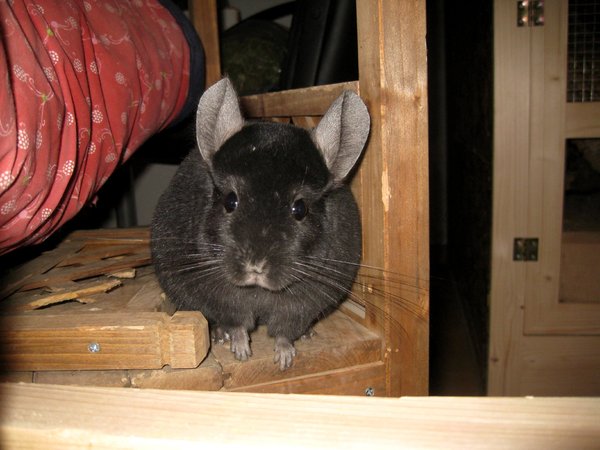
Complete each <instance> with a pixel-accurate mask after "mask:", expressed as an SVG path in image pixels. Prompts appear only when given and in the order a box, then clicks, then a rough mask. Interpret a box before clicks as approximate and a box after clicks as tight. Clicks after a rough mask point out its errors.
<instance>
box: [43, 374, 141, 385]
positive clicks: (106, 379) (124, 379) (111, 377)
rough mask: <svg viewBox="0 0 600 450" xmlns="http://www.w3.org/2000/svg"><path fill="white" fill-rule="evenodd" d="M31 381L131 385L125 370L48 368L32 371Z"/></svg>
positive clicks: (65, 383) (61, 383)
mask: <svg viewBox="0 0 600 450" xmlns="http://www.w3.org/2000/svg"><path fill="white" fill-rule="evenodd" d="M32 381H33V382H34V383H37V384H60V385H67V386H96V387H121V388H125V387H131V380H130V379H129V373H128V371H127V370H57V371H53V370H48V371H43V372H34V373H33V380H32Z"/></svg>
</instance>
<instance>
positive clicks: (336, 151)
mask: <svg viewBox="0 0 600 450" xmlns="http://www.w3.org/2000/svg"><path fill="white" fill-rule="evenodd" d="M370 122H371V120H370V117H369V112H368V111H367V107H366V106H365V104H364V103H363V101H362V100H361V99H360V97H359V96H358V95H356V94H355V93H354V92H351V91H344V93H343V94H342V95H340V96H339V97H338V98H337V99H336V100H335V101H334V102H333V103H332V104H331V106H330V107H329V109H328V110H327V112H326V113H325V115H324V116H323V118H322V119H321V121H320V122H319V125H318V126H317V128H315V130H314V131H313V139H314V141H315V143H316V144H317V147H319V149H320V150H321V152H322V153H323V157H324V158H325V163H326V164H327V167H328V168H329V171H330V172H331V173H332V175H333V177H334V180H335V181H336V182H341V181H342V180H343V179H344V178H345V177H346V176H347V175H348V172H350V170H351V169H352V167H353V166H354V164H355V163H356V161H357V159H358V157H359V156H360V153H361V152H362V149H363V147H364V145H365V142H366V141H367V137H368V136H369V128H370Z"/></svg>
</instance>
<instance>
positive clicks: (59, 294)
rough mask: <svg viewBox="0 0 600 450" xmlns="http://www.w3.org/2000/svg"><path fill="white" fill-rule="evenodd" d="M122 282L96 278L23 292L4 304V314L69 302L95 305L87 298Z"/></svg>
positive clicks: (11, 297) (114, 279) (115, 279)
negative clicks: (76, 301)
mask: <svg viewBox="0 0 600 450" xmlns="http://www.w3.org/2000/svg"><path fill="white" fill-rule="evenodd" d="M121 284H122V281H121V280H119V279H117V278H107V277H101V278H95V279H93V280H91V281H85V282H81V283H73V282H69V283H65V284H63V285H59V286H51V289H49V290H48V291H46V290H40V291H36V292H35V293H32V292H31V291H27V292H21V293H18V294H15V295H12V296H10V298H8V299H6V300H4V301H3V302H2V304H1V305H0V306H1V310H2V312H23V311H32V310H35V309H39V308H44V307H47V306H50V305H54V304H57V303H61V302H65V301H68V300H78V301H80V302H81V303H89V302H91V303H93V302H94V300H93V299H88V300H86V299H85V297H86V296H90V295H94V294H99V293H104V292H108V291H110V290H112V289H114V288H116V287H118V286H121Z"/></svg>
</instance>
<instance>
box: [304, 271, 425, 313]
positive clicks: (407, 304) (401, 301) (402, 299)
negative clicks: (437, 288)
mask: <svg viewBox="0 0 600 450" xmlns="http://www.w3.org/2000/svg"><path fill="white" fill-rule="evenodd" d="M305 266H307V267H308V265H306V264H305ZM311 270H312V271H314V272H316V273H317V274H318V275H319V276H320V277H321V278H320V281H328V278H329V277H327V276H326V275H325V274H326V273H327V274H330V275H331V276H345V278H344V279H342V280H341V281H349V277H348V276H346V275H345V274H344V273H342V272H339V271H337V270H336V269H334V268H331V267H329V266H327V265H325V264H318V265H317V264H315V265H313V267H312V269H311ZM354 284H355V285H358V286H360V287H361V288H364V289H365V290H366V291H368V292H369V294H371V295H373V294H374V295H376V296H377V297H380V298H384V297H387V298H389V299H390V300H392V302H393V303H394V304H395V305H397V306H399V307H401V308H402V309H404V310H406V311H408V312H410V313H411V314H412V315H413V316H415V317H417V318H420V319H422V318H424V316H425V312H426V311H425V310H424V309H423V307H422V306H421V305H420V304H419V303H417V302H415V301H414V300H411V299H409V298H407V297H406V296H400V295H398V294H395V293H393V292H390V291H389V290H385V289H380V288H378V287H377V286H374V285H371V284H369V285H368V286H365V285H364V284H363V283H361V282H360V281H358V280H355V281H354ZM344 292H345V293H346V294H347V295H348V296H349V298H352V299H354V300H356V301H358V302H359V303H364V302H365V301H366V302H368V303H369V304H372V306H373V307H377V308H378V305H375V304H373V302H372V301H369V299H368V297H360V296H359V295H357V294H356V293H355V292H353V291H351V290H348V289H345V290H344Z"/></svg>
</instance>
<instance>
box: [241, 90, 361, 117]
mask: <svg viewBox="0 0 600 450" xmlns="http://www.w3.org/2000/svg"><path fill="white" fill-rule="evenodd" d="M344 91H353V92H356V93H357V94H358V93H359V91H358V81H350V82H347V83H337V84H328V85H324V86H314V87H309V88H302V89H291V90H288V91H281V92H270V93H268V94H259V95H248V96H245V97H242V98H241V99H240V102H241V105H242V109H243V110H244V115H245V116H246V117H248V118H271V117H292V116H322V115H323V114H325V112H326V111H327V109H328V108H329V106H330V105H331V103H332V102H333V101H334V100H335V99H336V98H337V97H338V96H339V95H340V94H341V93H342V92H344Z"/></svg>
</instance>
